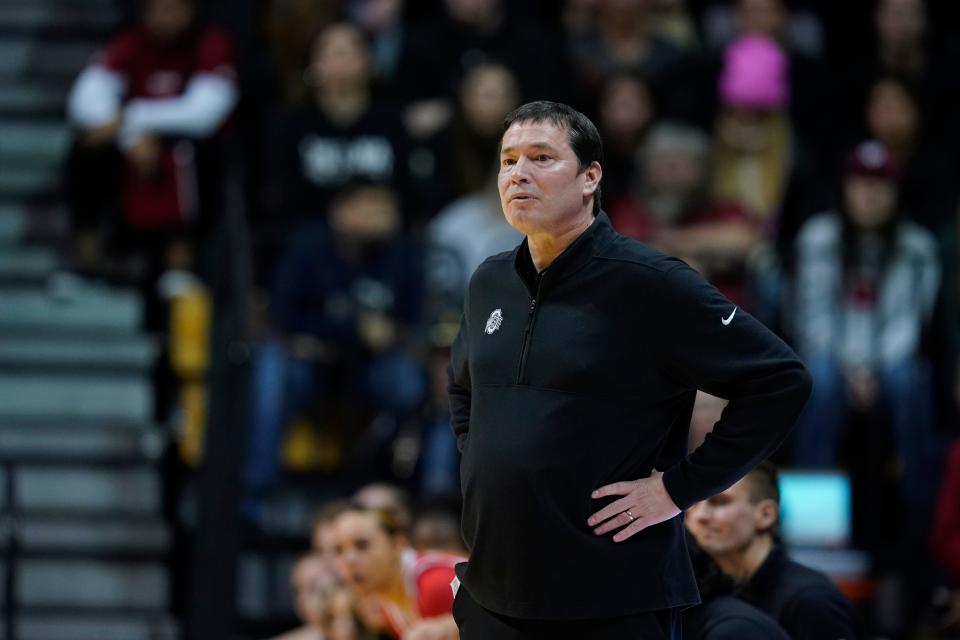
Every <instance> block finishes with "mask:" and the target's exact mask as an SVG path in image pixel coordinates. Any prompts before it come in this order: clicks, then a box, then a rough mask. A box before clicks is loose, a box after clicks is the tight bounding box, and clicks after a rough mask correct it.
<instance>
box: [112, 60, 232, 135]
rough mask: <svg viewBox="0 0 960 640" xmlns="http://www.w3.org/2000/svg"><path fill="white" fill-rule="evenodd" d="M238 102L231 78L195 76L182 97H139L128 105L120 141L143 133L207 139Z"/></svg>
mask: <svg viewBox="0 0 960 640" xmlns="http://www.w3.org/2000/svg"><path fill="white" fill-rule="evenodd" d="M237 99H238V92H237V87H236V84H235V83H234V81H233V80H232V79H231V78H228V77H225V76H222V75H219V74H216V73H202V72H201V73H197V74H194V76H193V77H191V78H190V81H189V82H188V83H187V87H186V90H185V91H184V92H183V94H182V95H179V96H174V97H170V98H154V99H145V98H137V99H134V100H131V101H130V102H129V103H127V105H126V106H125V107H124V113H123V127H122V129H121V132H120V137H121V140H128V139H131V138H135V137H136V136H137V135H138V134H140V133H142V132H150V133H160V134H172V135H184V136H190V137H194V138H205V137H208V136H210V135H212V134H213V133H215V132H216V130H217V129H218V128H219V127H220V125H221V124H223V122H224V121H225V120H226V119H227V116H229V115H230V112H231V111H232V110H233V107H234V106H236V104H237Z"/></svg>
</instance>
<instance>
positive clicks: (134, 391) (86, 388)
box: [0, 373, 153, 422]
mask: <svg viewBox="0 0 960 640" xmlns="http://www.w3.org/2000/svg"><path fill="white" fill-rule="evenodd" d="M57 417H61V418H63V419H64V420H69V419H71V418H80V419H83V418H88V419H90V418H102V419H104V421H108V420H116V421H127V422H146V421H148V420H150V419H151V418H152V417H153V389H152V387H151V384H150V381H149V380H148V379H147V378H146V377H138V376H130V375H126V376H122V375H109V376H108V375H96V376H94V375H84V376H79V375H78V376H68V375H40V374H37V373H29V374H20V375H17V374H11V373H0V419H3V418H10V419H13V420H15V419H17V418H28V419H29V418H57Z"/></svg>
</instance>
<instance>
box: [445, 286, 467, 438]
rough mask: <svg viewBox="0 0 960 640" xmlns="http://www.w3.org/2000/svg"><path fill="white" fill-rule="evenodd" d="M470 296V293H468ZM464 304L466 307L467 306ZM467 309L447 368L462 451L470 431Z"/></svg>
mask: <svg viewBox="0 0 960 640" xmlns="http://www.w3.org/2000/svg"><path fill="white" fill-rule="evenodd" d="M468 298H469V294H468ZM466 304H467V303H465V304H464V307H466ZM467 317H468V314H467V311H466V308H465V310H464V314H463V316H462V317H461V318H460V330H459V331H458V332H457V337H456V339H455V340H454V342H453V347H452V348H451V349H450V366H449V367H448V368H447V381H448V384H447V394H448V395H449V398H450V428H451V429H452V430H453V435H454V436H456V438H457V448H458V449H459V450H460V451H461V452H462V451H463V447H464V445H465V444H466V442H467V436H468V434H469V431H470V401H471V388H470V357H469V339H468V337H469V331H470V329H469V326H470V325H469V324H468V322H467Z"/></svg>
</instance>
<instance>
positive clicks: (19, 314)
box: [0, 277, 143, 334]
mask: <svg viewBox="0 0 960 640" xmlns="http://www.w3.org/2000/svg"><path fill="white" fill-rule="evenodd" d="M0 301H2V304H0V333H3V332H8V331H17V330H20V331H29V332H31V333H43V332H51V333H61V334H62V333H65V332H101V333H111V334H116V333H133V332H137V331H138V330H139V329H140V326H141V322H142V319H143V301H142V300H141V299H140V297H139V295H138V294H137V292H136V291H132V290H127V289H115V288H110V287H106V286H100V285H96V284H92V283H88V282H85V281H83V280H81V279H79V278H75V277H66V278H55V279H53V280H52V281H51V283H50V287H49V288H48V289H47V290H42V291H32V290H26V291H25V290H19V289H0Z"/></svg>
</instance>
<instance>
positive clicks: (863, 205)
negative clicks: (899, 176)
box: [843, 175, 897, 231]
mask: <svg viewBox="0 0 960 640" xmlns="http://www.w3.org/2000/svg"><path fill="white" fill-rule="evenodd" d="M843 194H844V199H845V200H846V203H847V212H848V213H849V215H850V220H851V221H852V222H853V224H854V225H856V226H857V227H858V228H860V229H863V230H865V231H870V230H874V229H878V228H880V227H882V226H883V225H885V224H886V223H887V222H888V221H889V220H890V218H891V217H893V214H894V209H895V207H896V204H897V186H896V183H895V182H893V181H892V180H887V179H885V178H880V177H873V176H858V175H852V176H848V177H847V178H846V179H845V180H844V181H843Z"/></svg>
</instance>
